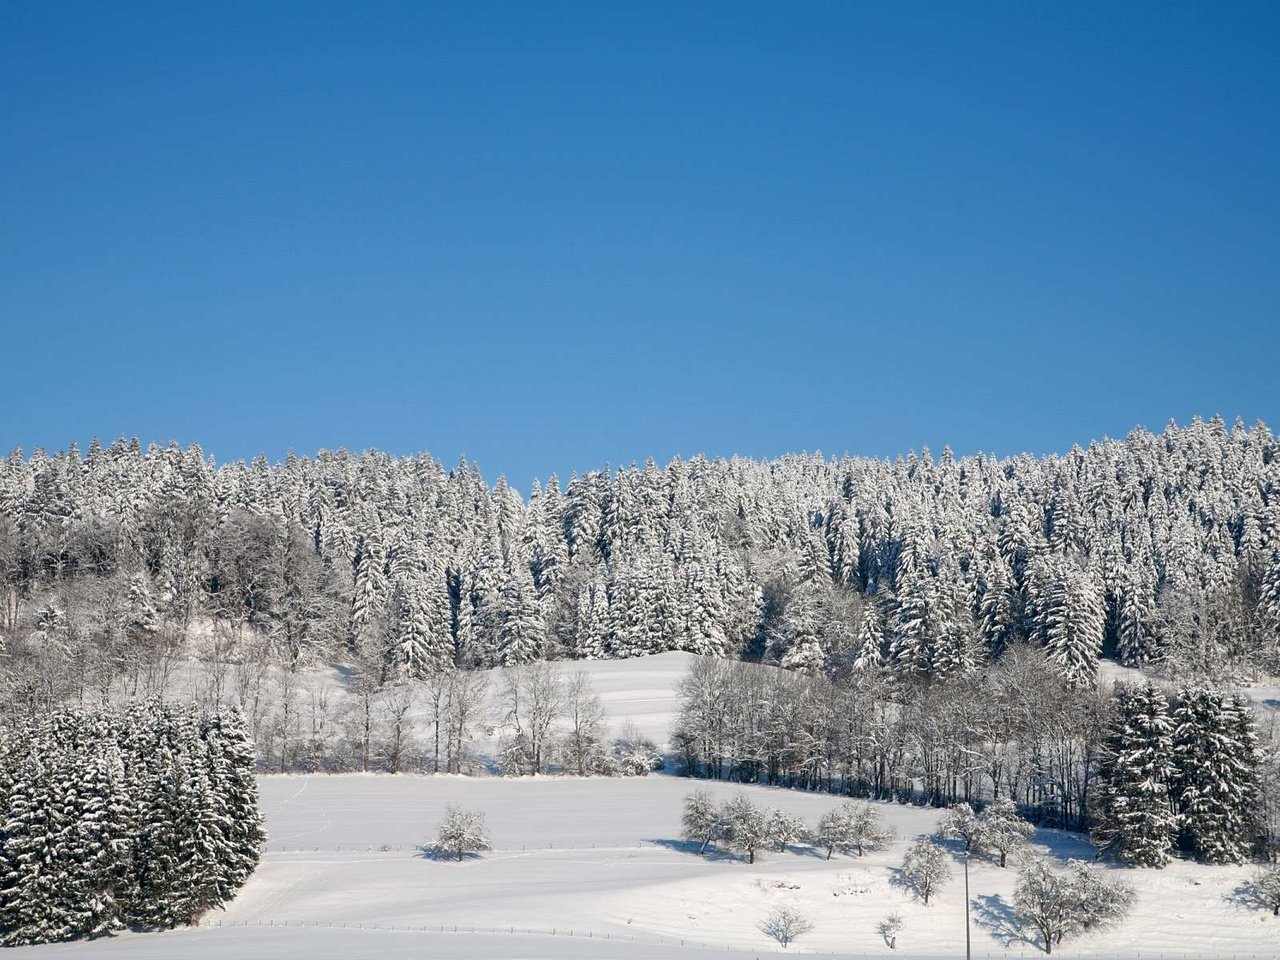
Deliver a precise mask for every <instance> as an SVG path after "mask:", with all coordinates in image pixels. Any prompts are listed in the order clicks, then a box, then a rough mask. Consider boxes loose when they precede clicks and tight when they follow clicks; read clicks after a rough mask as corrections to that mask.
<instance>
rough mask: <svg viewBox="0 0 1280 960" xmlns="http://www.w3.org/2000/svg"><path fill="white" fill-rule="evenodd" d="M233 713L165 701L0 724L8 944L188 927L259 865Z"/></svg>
mask: <svg viewBox="0 0 1280 960" xmlns="http://www.w3.org/2000/svg"><path fill="white" fill-rule="evenodd" d="M253 769H254V756H253V746H252V744H251V743H250V742H249V739H248V737H247V735H246V734H245V731H244V724H243V721H242V720H241V719H240V717H239V715H238V714H236V713H230V714H225V715H219V714H214V715H208V714H202V713H200V712H198V711H197V710H195V709H194V708H190V707H175V706H170V705H166V704H162V703H159V702H156V701H151V702H147V703H144V704H133V705H131V706H129V707H127V708H125V709H124V710H121V711H116V710H112V709H106V708H103V709H99V710H95V711H84V710H63V711H57V712H54V713H52V714H50V715H47V716H43V717H35V718H32V719H30V720H28V721H27V722H25V723H19V724H14V725H11V726H9V727H6V728H4V729H0V943H2V944H4V945H9V946H13V945H19V944H32V943H47V942H51V941H55V940H70V939H76V938H81V937H93V936H99V935H102V934H105V933H109V932H111V931H113V930H117V929H120V928H122V927H127V926H134V927H172V926H175V925H177V924H180V923H192V922H194V921H195V920H196V919H198V918H199V917H200V916H201V915H202V914H203V913H205V912H206V911H208V910H210V909H212V908H214V907H216V906H218V905H220V904H221V903H223V902H225V901H226V900H227V899H229V898H230V897H231V896H232V895H233V894H234V893H235V891H236V890H238V889H239V888H240V886H241V885H243V883H244V882H245V880H247V879H248V877H249V875H250V874H251V873H252V872H253V869H254V867H255V866H256V865H257V861H258V854H259V849H260V848H261V845H262V841H263V840H264V839H265V834H264V833H263V831H262V817H261V815H260V814H259V813H258V809H257V787H256V784H255V782H254V779H253Z"/></svg>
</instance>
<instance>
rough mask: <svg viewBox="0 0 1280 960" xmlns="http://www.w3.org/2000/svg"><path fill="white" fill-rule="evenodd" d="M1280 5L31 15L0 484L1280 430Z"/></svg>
mask: <svg viewBox="0 0 1280 960" xmlns="http://www.w3.org/2000/svg"><path fill="white" fill-rule="evenodd" d="M1277 49H1280V5H1277V4H1275V3H1264V4H1252V5H1251V4H1246V3H1229V4H1219V3H1204V4H1198V5H1188V4H1179V3H1163V2H1162V3H1154V2H1152V3H1129V2H1126V3H1113V2H1108V3H1101V4H1079V3H1064V4H1042V3H1025V2H1017V3H999V2H991V3H988V2H981V3H979V2H974V3H950V2H947V3H937V4H928V5H912V4H898V3H876V4H866V5H862V4H854V3H832V4H790V3H767V4H754V3H744V2H734V3H728V4H723V5H719V4H710V3H707V4H688V3H679V4H670V5H663V4H655V3H645V4H630V5H622V4H613V3H584V4H581V5H576V6H567V5H559V4H528V3H518V4H510V5H505V4H496V3H485V4H461V3H460V4H455V5H453V9H452V11H449V10H445V9H444V8H443V5H436V4H429V3H417V2H415V3H405V4H391V3H387V4H356V3H347V4H342V5H330V4H323V3H312V2H308V3H297V4H265V3H244V4H237V3H227V4H223V3H217V4H203V5H196V4H186V3H176V4H175V3H164V4H156V5H149V4H143V3H129V4H114V3H94V4H88V3H86V4H80V5H65V4H61V3H55V2H42V3H35V2H30V3H26V2H14V3H7V4H5V5H4V6H3V8H2V9H0V328H2V329H0V354H3V356H4V361H3V363H0V448H3V449H4V450H8V449H10V448H11V447H13V446H15V445H21V446H23V447H24V449H26V450H27V451H28V452H30V450H31V448H33V447H35V446H44V447H46V448H49V449H57V448H61V447H64V446H65V445H66V444H67V443H68V442H69V441H70V440H72V439H76V440H78V441H79V442H80V443H81V444H82V445H83V444H85V443H86V442H87V441H88V439H89V438H90V437H91V436H93V435H95V434H96V435H99V436H101V437H102V438H103V439H104V440H110V439H112V438H114V437H116V436H119V435H120V434H128V435H133V434H137V435H139V436H140V437H141V438H142V439H143V440H144V441H149V440H153V439H159V440H167V439H168V438H170V437H174V438H177V439H178V440H179V441H180V442H182V443H183V444H186V443H188V442H190V441H193V440H196V441H199V442H200V443H202V444H203V445H204V447H205V449H206V451H207V452H210V453H213V454H215V455H216V456H217V457H218V458H219V459H220V460H226V459H232V458H238V457H251V456H253V455H254V454H255V453H257V452H258V451H260V450H262V451H265V452H266V453H267V454H268V455H270V456H271V457H272V458H273V459H274V458H279V457H281V456H283V454H284V453H285V452H286V451H287V450H288V449H289V448H293V449H295V450H296V451H298V452H299V453H312V452H314V451H315V450H317V449H318V448H321V447H329V448H332V447H337V446H339V445H346V446H348V447H350V448H352V449H363V448H366V447H373V446H376V447H379V448H382V449H385V450H389V451H391V452H394V453H411V452H416V451H418V450H429V451H431V452H432V453H434V454H435V455H436V456H438V457H440V458H441V459H443V460H444V461H445V462H446V463H452V462H453V461H454V460H455V459H456V458H457V457H458V456H459V455H460V454H464V453H465V454H466V455H467V456H468V457H471V458H474V459H476V460H477V461H478V462H479V463H480V464H481V466H482V467H483V468H484V469H485V472H486V474H487V475H488V476H489V477H490V478H491V479H492V478H495V477H496V476H497V474H498V473H500V472H501V473H506V474H507V475H508V476H509V478H510V479H511V480H512V482H513V483H515V484H516V485H517V486H519V487H521V488H525V487H527V485H528V482H529V479H530V478H531V477H533V476H534V475H538V476H543V477H545V476H546V475H547V474H549V473H550V472H552V471H557V472H559V473H560V474H561V475H562V476H567V475H568V474H569V473H570V472H571V471H573V470H575V469H576V470H579V471H581V470H584V469H589V468H593V467H596V466H599V465H600V464H602V463H603V462H605V461H611V462H613V463H615V464H618V463H627V462H630V461H631V460H633V459H634V460H641V461H642V460H643V459H644V458H645V457H646V456H654V457H655V458H657V459H658V460H659V461H660V462H661V461H665V460H666V459H667V458H669V457H671V456H672V455H675V454H683V455H691V454H694V453H698V452H705V453H707V454H709V455H717V454H726V455H727V454H733V453H741V454H745V455H749V456H755V457H759V456H773V455H777V454H781V453H784V452H788V451H799V450H814V449H821V450H823V451H824V452H826V453H828V454H837V453H841V452H845V451H848V452H850V453H860V454H871V455H885V454H894V453H898V452H905V451H907V450H909V449H911V448H919V447H920V446H922V445H925V444H928V445H930V446H932V447H933V448H934V449H935V451H937V450H940V449H941V447H942V446H943V444H945V443H948V442H949V443H951V444H952V446H953V447H954V448H955V449H956V451H957V452H959V453H967V452H973V451H976V450H980V449H981V450H992V451H996V452H999V453H1009V452H1016V451H1019V450H1023V449H1028V450H1033V451H1036V452H1044V451H1049V450H1064V449H1067V448H1068V447H1069V446H1070V445H1071V444H1072V443H1074V442H1084V441H1087V440H1088V439H1089V438H1091V437H1095V436H1100V435H1102V434H1104V433H1105V434H1111V435H1117V434H1123V433H1124V432H1125V431H1126V430H1127V429H1128V428H1129V427H1131V426H1133V425H1134V424H1138V423H1143V424H1146V425H1148V426H1150V427H1152V428H1155V429H1158V428H1160V427H1162V426H1163V424H1164V423H1165V422H1166V421H1167V420H1168V419H1170V418H1177V419H1179V420H1186V419H1187V418H1189V417H1190V416H1192V415H1193V414H1197V413H1199V414H1202V415H1205V416H1209V415H1212V414H1214V413H1221V414H1223V415H1224V416H1226V417H1227V418H1228V419H1229V420H1230V419H1232V418H1234V417H1235V416H1237V415H1241V416H1244V417H1245V418H1246V419H1247V420H1249V421H1250V422H1252V421H1253V420H1255V419H1258V418H1262V419H1265V420H1267V421H1268V422H1269V423H1271V425H1272V426H1273V427H1275V428H1280V422H1277V421H1280V318H1278V317H1277V305H1278V303H1280V174H1278V172H1277V171H1278V170H1280V56H1277Z"/></svg>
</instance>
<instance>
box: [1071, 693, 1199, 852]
mask: <svg viewBox="0 0 1280 960" xmlns="http://www.w3.org/2000/svg"><path fill="white" fill-rule="evenodd" d="M1173 776H1174V766H1173V722H1172V720H1171V718H1170V716H1169V703H1168V701H1167V700H1166V699H1165V697H1164V694H1162V693H1161V692H1160V691H1159V690H1157V689H1156V688H1155V687H1154V686H1153V685H1151V684H1148V685H1147V686H1145V687H1123V688H1120V689H1119V690H1118V691H1117V692H1116V697H1115V714H1114V718H1113V720H1112V721H1111V724H1110V726H1109V728H1108V730H1107V733H1106V739H1105V740H1104V745H1103V753H1102V763H1101V768H1100V770H1099V778H1100V784H1101V785H1100V787H1099V790H1098V803H1097V805H1096V807H1095V816H1096V818H1097V822H1096V824H1095V825H1094V828H1093V832H1092V839H1093V842H1094V843H1095V844H1097V845H1098V846H1099V847H1100V848H1101V849H1103V850H1107V851H1110V852H1112V853H1114V854H1115V855H1116V857H1117V858H1118V859H1119V860H1121V861H1122V862H1124V863H1127V864H1130V865H1132V866H1139V867H1160V866H1163V865H1164V864H1165V863H1167V862H1168V861H1169V852H1170V850H1171V849H1172V847H1173V844H1174V841H1175V838H1176V836H1177V829H1178V820H1177V816H1176V815H1175V813H1174V810H1173V800H1172V797H1171V796H1170V783H1171V781H1172V780H1173Z"/></svg>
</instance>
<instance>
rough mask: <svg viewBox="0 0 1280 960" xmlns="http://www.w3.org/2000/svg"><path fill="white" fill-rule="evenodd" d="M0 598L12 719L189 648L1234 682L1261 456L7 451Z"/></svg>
mask: <svg viewBox="0 0 1280 960" xmlns="http://www.w3.org/2000/svg"><path fill="white" fill-rule="evenodd" d="M0 591H3V593H2V594H0V597H2V600H3V602H2V603H0V633H2V634H3V637H4V653H5V661H4V662H5V668H6V672H7V674H9V677H10V681H9V682H10V683H15V682H16V683H18V685H19V687H20V688H22V689H23V690H24V694H23V697H21V698H20V699H26V700H28V701H29V700H31V699H32V698H36V699H43V700H45V701H48V700H57V699H61V698H63V697H65V696H67V695H68V694H69V693H72V692H75V691H77V690H79V689H83V688H89V687H93V686H106V685H110V684H113V683H120V682H128V683H130V684H139V683H143V684H152V685H154V684H156V683H158V682H163V675H164V671H165V669H166V663H167V662H168V660H169V658H172V657H174V656H175V655H178V654H183V655H185V654H187V653H194V654H196V655H197V656H199V657H204V658H206V659H210V658H212V659H221V660H225V661H229V662H235V661H241V660H243V659H245V658H246V657H253V658H258V659H265V660H269V661H270V662H272V663H274V664H276V665H279V666H282V667H284V668H285V669H294V668H296V667H298V666H300V665H307V664H313V663H317V662H329V663H338V662H342V663H351V664H354V665H355V667H356V669H357V670H358V671H360V672H361V673H362V674H370V675H372V676H373V678H374V680H375V682H378V683H384V682H386V681H388V680H390V679H392V678H394V677H397V676H410V677H420V676H423V675H426V674H428V673H430V672H431V671H433V670H437V669H440V668H442V667H452V666H455V665H456V666H458V667H464V668H465V667H476V666H490V665H497V664H519V663H527V662H531V661H534V660H537V659H543V658H598V657H630V656H636V655H641V654H648V653H656V652H661V651H666V650H686V651H690V652H694V653H700V654H710V655H714V656H724V657H744V658H748V659H763V660H765V661H770V662H776V663H780V664H781V665H783V666H785V667H795V668H799V669H804V670H809V671H827V672H835V671H839V670H843V669H853V670H858V669H867V668H869V667H872V666H876V665H879V664H881V663H884V664H886V665H887V666H888V668H889V669H890V670H891V671H892V672H894V673H896V674H900V675H917V676H929V677H933V678H946V677H953V676H961V675H964V674H965V673H966V672H968V671H971V670H972V669H974V668H975V667H977V666H980V665H981V664H982V663H983V662H985V661H987V660H989V659H991V658H995V657H998V656H999V655H1000V653H1001V652H1002V651H1003V650H1004V649H1006V648H1007V647H1009V646H1010V645H1011V644H1014V643H1017V642H1019V641H1021V640H1031V641H1033V642H1035V643H1038V644H1041V645H1043V646H1044V648H1045V650H1046V651H1047V653H1048V655H1049V657H1050V659H1051V660H1052V662H1053V663H1054V664H1055V665H1056V669H1057V670H1058V671H1059V672H1060V674H1061V676H1062V677H1063V679H1064V680H1066V681H1067V682H1069V683H1084V682H1086V681H1088V680H1089V679H1091V678H1092V677H1093V676H1094V674H1095V672H1096V670H1097V665H1098V660H1099V658H1101V657H1109V658H1114V659H1115V660H1117V661H1119V662H1120V663H1122V664H1128V665H1138V664H1159V665H1161V666H1162V668H1164V669H1166V670H1168V671H1170V672H1171V673H1175V674H1179V675H1194V676H1212V677H1228V676H1237V675H1241V674H1248V673H1251V672H1254V671H1256V670H1258V669H1260V668H1267V667H1273V666H1275V665H1276V661H1277V631H1278V629H1280V444H1278V443H1277V441H1276V439H1275V438H1274V437H1273V436H1272V434H1271V432H1270V431H1269V430H1268V429H1267V428H1266V427H1265V426H1264V425H1262V424H1258V425H1256V426H1254V427H1253V428H1251V429H1246V428H1245V427H1244V426H1243V425H1242V424H1236V426H1235V427H1233V428H1229V427H1227V426H1226V425H1225V424H1224V423H1222V422H1221V421H1220V420H1216V419H1215V420H1211V421H1207V422H1201V421H1196V422H1193V423H1192V424H1190V425H1189V426H1186V427H1181V428H1179V427H1176V426H1172V425H1171V426H1170V427H1169V428H1168V429H1166V430H1165V431H1164V432H1163V433H1161V434H1151V433H1148V432H1146V431H1145V430H1136V431H1134V432H1133V433H1132V434H1130V435H1129V437H1127V438H1126V439H1125V440H1124V441H1113V440H1105V441H1100V442H1097V443H1094V444H1091V445H1090V447H1089V448H1088V449H1079V448H1077V449H1073V450H1072V451H1070V452H1069V453H1067V454H1065V455H1062V456H1048V457H1042V458H1037V457H1033V456H1029V455H1023V456H1018V457H1013V458H1009V459H997V458H995V457H986V456H978V457H972V458H961V459H957V458H955V457H953V456H952V455H951V453H950V452H949V451H943V453H942V454H941V455H940V456H937V457H935V456H933V455H931V454H930V453H929V452H928V451H927V450H926V451H924V452H922V453H920V454H918V455H917V454H912V455H910V456H907V457H904V458H899V459H897V460H893V461H881V460H871V459H862V458H843V459H839V460H831V459H826V458H823V457H822V456H820V455H813V456H788V457H783V458H781V459H778V460H775V461H768V462H754V461H749V460H742V459H732V460H715V461H710V460H706V459H703V458H695V459H692V460H688V461H686V460H679V459H677V460H674V461H672V462H671V463H669V464H668V465H667V466H665V467H659V466H657V465H656V464H654V463H652V462H649V463H647V464H646V465H644V466H643V467H637V466H632V467H630V468H626V469H620V470H616V471H614V470H611V469H608V468H606V469H603V470H600V471H597V472H592V473H587V474H584V475H581V476H574V477H572V478H571V479H570V480H569V481H568V482H567V483H564V484H562V483H561V482H560V481H559V480H558V479H557V478H556V477H555V476H552V477H551V478H550V479H549V480H548V481H547V482H546V483H545V484H541V485H539V484H537V483H535V485H534V487H533V490H532V492H531V494H530V496H529V497H528V499H527V500H526V499H523V498H522V497H521V496H520V495H519V494H518V493H517V492H516V490H514V489H513V488H512V487H511V486H510V485H509V484H508V483H507V482H506V481H505V480H504V479H501V478H499V479H498V481H497V482H496V483H495V484H493V485H492V486H490V485H489V484H487V483H486V482H485V480H484V478H483V477H482V476H481V474H480V472H479V470H478V469H476V468H475V467H473V466H471V465H469V464H467V463H465V462H463V463H460V464H459V465H458V466H457V467H455V468H454V469H452V470H446V469H445V468H444V467H443V466H442V465H441V464H439V463H437V462H436V461H435V460H433V459H431V458H430V457H429V456H425V455H423V456H418V457H408V458H394V457H390V456H387V455H385V454H381V453H377V452H369V453H365V454H363V455H359V456H356V455H352V454H349V453H347V452H345V451H338V452H324V453H321V454H320V455H319V456H317V457H316V458H315V459H306V458H299V457H295V456H290V457H289V458H288V459H287V460H286V461H285V462H284V463H281V464H276V465H273V464H270V463H268V462H267V460H266V459H265V458H263V457H260V458H258V459H257V460H255V461H254V462H253V463H252V464H245V463H243V462H236V463H230V464H224V465H222V466H215V464H214V463H213V462H212V461H211V459H210V458H207V457H206V456H205V455H204V454H203V453H202V452H201V450H200V448H199V447H197V446H192V447H190V448H188V449H186V450H182V449H180V448H179V447H178V446H177V445H176V444H171V445H170V446H168V447H160V446H153V447H151V448H150V449H148V450H146V451H144V450H142V449H141V447H140V445H139V444H138V443H137V442H136V441H134V442H127V441H123V440H122V441H119V442H117V443H115V444H112V445H111V446H109V447H105V448H104V447H101V446H100V445H99V444H97V443H96V442H95V443H94V444H93V445H92V446H91V447H90V448H89V450H88V451H87V452H85V453H83V454H82V453H81V452H80V451H79V450H77V449H76V448H75V447H74V446H73V447H72V448H70V449H68V450H66V451H64V452H61V453H58V454H55V455H49V454H46V453H44V452H42V451H37V452H36V453H34V454H33V455H32V456H30V457H25V456H24V455H23V454H22V452H21V451H15V452H14V453H12V454H11V455H10V456H9V457H8V459H7V460H5V461H4V462H3V465H0ZM197 638H198V639H199V640H200V645H198V647H196V648H193V647H191V646H190V643H191V641H193V640H195V639H197ZM158 677H159V678H160V679H157V678H158Z"/></svg>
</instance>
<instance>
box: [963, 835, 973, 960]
mask: <svg viewBox="0 0 1280 960" xmlns="http://www.w3.org/2000/svg"><path fill="white" fill-rule="evenodd" d="M964 960H972V956H971V953H970V947H969V851H968V850H967V849H966V850H965V852H964Z"/></svg>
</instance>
